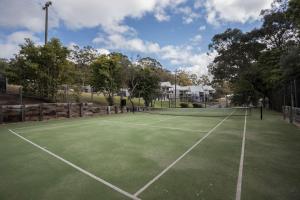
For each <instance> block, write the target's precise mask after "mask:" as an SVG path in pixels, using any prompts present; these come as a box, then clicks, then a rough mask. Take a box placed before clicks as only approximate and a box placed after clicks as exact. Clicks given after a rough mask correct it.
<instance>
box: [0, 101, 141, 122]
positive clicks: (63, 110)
mask: <svg viewBox="0 0 300 200" xmlns="http://www.w3.org/2000/svg"><path fill="white" fill-rule="evenodd" d="M131 110H132V109H130V108H127V107H122V108H120V107H119V106H99V105H95V104H93V103H42V104H27V105H2V106H0V123H4V122H19V121H42V120H48V119H53V118H72V117H84V116H94V115H109V114H119V113H126V112H130V111H131ZM136 110H137V111H141V110H144V108H141V107H137V108H136Z"/></svg>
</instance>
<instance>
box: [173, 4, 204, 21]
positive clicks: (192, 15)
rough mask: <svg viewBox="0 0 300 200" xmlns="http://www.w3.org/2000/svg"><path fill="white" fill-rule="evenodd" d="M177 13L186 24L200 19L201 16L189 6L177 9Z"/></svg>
mask: <svg viewBox="0 0 300 200" xmlns="http://www.w3.org/2000/svg"><path fill="white" fill-rule="evenodd" d="M175 12H176V13H178V14H182V20H183V23H184V24H190V23H192V22H194V21H195V20H196V19H198V18H199V17H200V14H198V13H197V12H194V11H193V9H192V8H190V7H188V6H185V7H179V8H176V9H175Z"/></svg>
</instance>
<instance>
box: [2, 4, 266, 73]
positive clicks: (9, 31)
mask: <svg viewBox="0 0 300 200" xmlns="http://www.w3.org/2000/svg"><path fill="white" fill-rule="evenodd" d="M271 1H272V0H249V1H246V2H245V1H244V0H227V1H224V0H122V1H121V0H110V1H107V0H73V1H71V0H53V1H52V2H53V5H52V6H51V7H50V8H49V9H50V11H49V14H50V22H49V24H50V30H49V37H57V38H59V39H60V40H61V41H62V42H63V44H64V45H66V46H68V47H71V46H72V45H73V44H76V45H79V46H86V45H90V46H92V47H94V48H96V49H98V51H99V53H108V52H113V51H118V52H122V53H124V54H126V55H127V56H128V57H129V58H132V59H136V58H137V55H139V56H141V57H146V56H150V57H153V58H156V59H157V60H159V61H160V62H161V63H162V64H163V66H164V67H165V68H167V69H169V70H174V69H176V68H181V69H186V70H187V71H190V72H191V73H196V74H199V75H201V74H207V65H208V64H209V62H211V61H212V60H213V58H214V56H216V54H215V53H214V52H210V54H209V55H208V54H207V52H208V44H209V43H210V41H211V38H212V37H213V36H214V35H215V34H217V33H220V32H223V31H224V30H226V29H227V28H239V29H241V30H243V31H248V30H251V29H252V28H254V27H258V26H260V23H261V22H260V18H259V13H260V11H261V10H262V9H266V8H269V7H270V4H271ZM44 3H45V1H42V0H27V1H18V0H0V57H4V58H11V57H12V56H13V55H14V54H15V53H16V52H17V51H18V44H20V43H22V42H23V40H24V38H25V37H27V38H31V39H32V40H34V41H35V42H36V43H37V44H42V43H43V37H44V33H43V31H44V24H43V23H44V13H43V11H42V9H41V6H42V5H43V4H44ZM16 13H17V14H16Z"/></svg>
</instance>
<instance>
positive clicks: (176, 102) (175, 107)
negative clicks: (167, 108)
mask: <svg viewBox="0 0 300 200" xmlns="http://www.w3.org/2000/svg"><path fill="white" fill-rule="evenodd" d="M176 90H177V69H176V70H175V108H176V107H177V104H176V103H177V102H176V100H177V91H176Z"/></svg>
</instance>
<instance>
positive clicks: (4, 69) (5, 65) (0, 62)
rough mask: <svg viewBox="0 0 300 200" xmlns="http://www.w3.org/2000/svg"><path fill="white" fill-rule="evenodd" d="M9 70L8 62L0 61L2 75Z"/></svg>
mask: <svg viewBox="0 0 300 200" xmlns="http://www.w3.org/2000/svg"><path fill="white" fill-rule="evenodd" d="M8 68H9V63H8V61H7V60H5V59H0V74H5V72H6V70H7V69H8Z"/></svg>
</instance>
